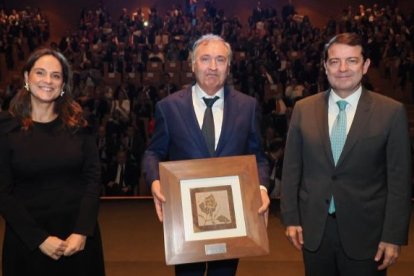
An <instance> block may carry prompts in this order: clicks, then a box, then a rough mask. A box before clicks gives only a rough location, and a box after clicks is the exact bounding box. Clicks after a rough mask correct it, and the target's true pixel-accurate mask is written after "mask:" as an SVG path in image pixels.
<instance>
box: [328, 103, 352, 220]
mask: <svg viewBox="0 0 414 276" xmlns="http://www.w3.org/2000/svg"><path fill="white" fill-rule="evenodd" d="M336 104H337V105H338V107H339V113H338V115H337V116H336V120H335V123H334V125H333V127H332V131H331V149H332V155H333V159H334V161H335V165H336V164H337V163H338V160H339V156H341V152H342V149H343V148H344V145H345V141H346V111H345V107H346V105H347V104H348V102H346V101H337V102H336ZM328 212H329V214H333V213H335V202H334V198H333V196H332V197H331V202H330V203H329V210H328Z"/></svg>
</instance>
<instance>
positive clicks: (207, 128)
mask: <svg viewBox="0 0 414 276" xmlns="http://www.w3.org/2000/svg"><path fill="white" fill-rule="evenodd" d="M218 99H219V97H218V96H215V97H214V98H203V100H204V102H205V103H206V106H207V108H206V111H205V112H204V119H203V126H202V127H201V131H202V132H203V136H204V139H205V140H206V143H207V147H208V151H209V152H210V155H213V154H214V149H215V142H216V141H215V133H214V118H213V111H212V109H211V108H212V107H213V104H214V103H215V101H217V100H218Z"/></svg>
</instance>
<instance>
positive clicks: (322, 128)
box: [314, 90, 334, 165]
mask: <svg viewBox="0 0 414 276" xmlns="http://www.w3.org/2000/svg"><path fill="white" fill-rule="evenodd" d="M329 93H330V92H329V90H328V91H326V92H324V93H323V94H322V95H321V97H319V102H317V104H315V106H314V108H315V112H316V118H317V120H316V122H317V126H318V129H319V134H320V137H321V141H322V144H323V148H324V151H325V154H326V157H327V159H328V160H330V162H331V164H332V165H334V160H333V156H332V149H331V140H330V137H329V124H328V99H329Z"/></svg>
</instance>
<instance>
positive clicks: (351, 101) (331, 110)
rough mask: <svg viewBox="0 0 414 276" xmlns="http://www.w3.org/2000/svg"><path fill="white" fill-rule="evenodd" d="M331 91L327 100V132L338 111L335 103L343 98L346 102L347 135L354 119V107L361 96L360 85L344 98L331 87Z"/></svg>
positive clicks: (330, 129)
mask: <svg viewBox="0 0 414 276" xmlns="http://www.w3.org/2000/svg"><path fill="white" fill-rule="evenodd" d="M332 92H333V93H330V95H329V100H328V124H329V134H330V133H331V131H332V127H333V125H334V123H335V120H336V116H337V115H338V113H339V107H338V104H337V103H336V102H337V101H340V100H343V101H346V102H347V103H348V104H347V105H346V107H345V112H346V134H347V135H348V132H349V129H350V128H351V125H352V122H353V121H354V117H355V113H356V109H357V106H358V102H359V98H360V97H361V93H362V87H361V86H360V87H359V88H358V89H357V91H355V92H354V93H352V94H351V95H349V96H348V97H346V98H341V97H339V96H338V95H337V94H336V93H335V91H334V90H333V89H332Z"/></svg>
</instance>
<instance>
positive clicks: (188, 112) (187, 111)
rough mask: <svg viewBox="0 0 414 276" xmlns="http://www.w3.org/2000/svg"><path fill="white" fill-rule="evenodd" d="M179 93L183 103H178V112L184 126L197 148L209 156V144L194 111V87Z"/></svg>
mask: <svg viewBox="0 0 414 276" xmlns="http://www.w3.org/2000/svg"><path fill="white" fill-rule="evenodd" d="M177 93H181V94H180V97H181V101H179V102H178V105H179V107H178V110H179V112H180V114H181V116H180V117H181V119H182V121H183V122H184V124H185V125H186V126H187V127H186V128H187V129H188V132H189V134H190V136H191V140H192V141H195V143H196V144H197V146H198V147H199V148H200V151H202V152H203V153H204V154H206V155H207V156H209V155H210V154H209V151H208V148H207V144H206V142H205V140H204V136H203V133H202V132H201V129H200V126H199V125H198V121H197V116H196V114H195V111H194V106H193V98H192V87H191V86H190V87H189V88H188V89H186V90H182V91H180V92H177Z"/></svg>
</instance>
